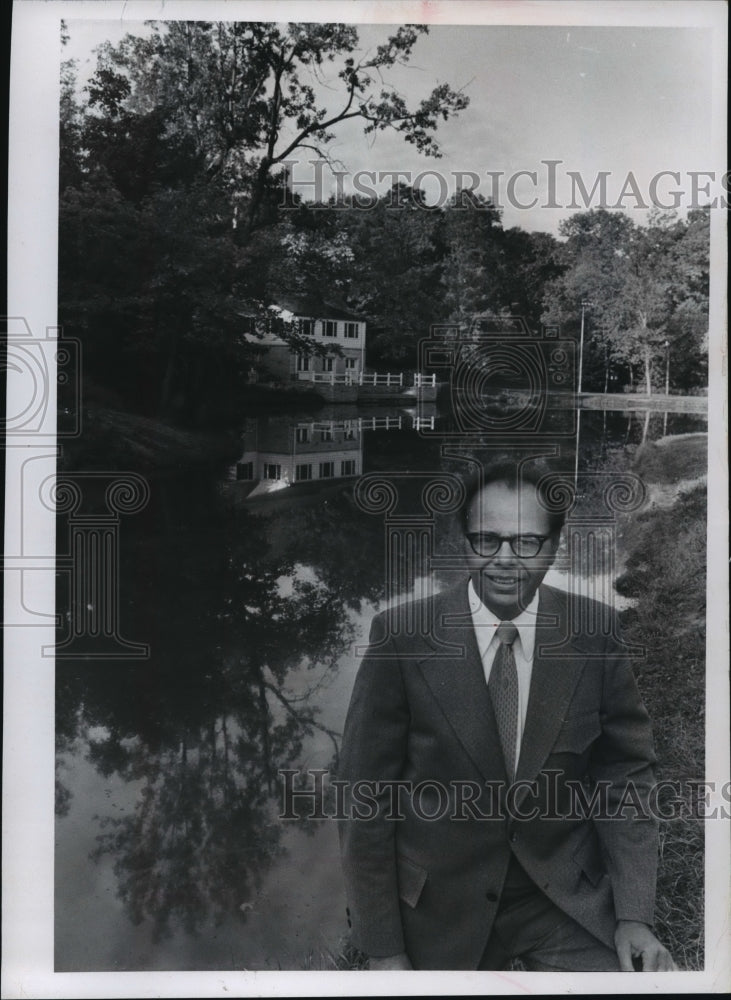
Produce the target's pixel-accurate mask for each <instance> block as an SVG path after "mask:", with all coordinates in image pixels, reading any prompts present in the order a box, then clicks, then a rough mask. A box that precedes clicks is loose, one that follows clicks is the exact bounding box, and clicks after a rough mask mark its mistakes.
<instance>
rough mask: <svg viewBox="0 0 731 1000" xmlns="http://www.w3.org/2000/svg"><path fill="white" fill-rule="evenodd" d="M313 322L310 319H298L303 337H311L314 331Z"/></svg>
mask: <svg viewBox="0 0 731 1000" xmlns="http://www.w3.org/2000/svg"><path fill="white" fill-rule="evenodd" d="M314 328H315V324H314V323H313V321H312V320H311V319H301V320H300V333H301V334H302V336H303V337H311V336H312V334H313V333H314Z"/></svg>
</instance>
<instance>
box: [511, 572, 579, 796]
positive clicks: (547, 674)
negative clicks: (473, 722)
mask: <svg viewBox="0 0 731 1000" xmlns="http://www.w3.org/2000/svg"><path fill="white" fill-rule="evenodd" d="M566 623H567V610H566V601H565V600H564V599H563V598H562V596H561V595H560V593H559V592H557V591H554V590H551V589H549V588H546V587H543V586H541V589H540V591H539V603H538V621H537V624H536V642H535V651H534V655H533V671H532V674H531V684H530V694H529V696H528V710H527V713H526V719H525V728H524V730H523V739H522V742H521V750H520V759H519V761H518V769H517V773H516V778H518V779H525V780H528V781H530V780H532V779H533V778H535V776H536V775H537V774H538V772H539V771H540V769H541V767H542V766H543V764H544V762H545V760H546V758H547V757H548V755H549V753H550V751H551V748H552V747H553V745H554V743H555V742H556V737H557V736H558V731H559V729H560V728H561V725H562V723H563V720H564V716H565V714H566V709H567V707H568V704H569V702H570V700H571V696H572V695H573V692H574V688H575V687H576V684H577V682H578V679H579V676H580V675H581V672H582V670H583V669H584V665H585V663H586V660H585V659H584V658H583V657H568V656H566V655H564V656H560V655H559V656H547V655H544V654H542V652H541V649H542V648H545V649H547V648H550V647H554V648H558V647H560V646H561V645H562V643H564V649H565V639H566V631H565V630H566Z"/></svg>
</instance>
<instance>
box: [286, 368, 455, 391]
mask: <svg viewBox="0 0 731 1000" xmlns="http://www.w3.org/2000/svg"><path fill="white" fill-rule="evenodd" d="M297 378H298V379H299V381H301V382H312V383H314V384H315V385H366V386H372V387H373V388H376V387H378V386H386V387H395V386H398V387H399V388H402V387H403V384H404V373H403V372H398V374H392V373H391V372H388V373H386V374H381V373H379V372H297ZM436 384H437V377H436V375H422V374H421V372H415V373H414V388H415V389H425V388H432V389H434V388H436Z"/></svg>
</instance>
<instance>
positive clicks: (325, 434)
mask: <svg viewBox="0 0 731 1000" xmlns="http://www.w3.org/2000/svg"><path fill="white" fill-rule="evenodd" d="M332 439H333V431H332V427H325V428H323V429H322V430H321V431H320V440H321V441H332Z"/></svg>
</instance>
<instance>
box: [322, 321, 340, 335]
mask: <svg viewBox="0 0 731 1000" xmlns="http://www.w3.org/2000/svg"><path fill="white" fill-rule="evenodd" d="M322 335H323V337H337V335H338V324H337V322H336V321H335V320H334V319H326V320H325V321H324V322H323V324H322Z"/></svg>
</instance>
